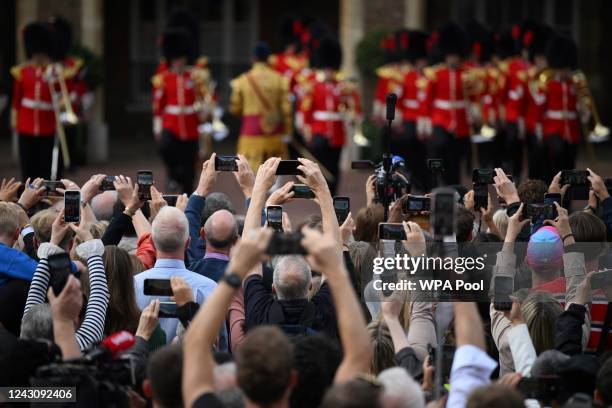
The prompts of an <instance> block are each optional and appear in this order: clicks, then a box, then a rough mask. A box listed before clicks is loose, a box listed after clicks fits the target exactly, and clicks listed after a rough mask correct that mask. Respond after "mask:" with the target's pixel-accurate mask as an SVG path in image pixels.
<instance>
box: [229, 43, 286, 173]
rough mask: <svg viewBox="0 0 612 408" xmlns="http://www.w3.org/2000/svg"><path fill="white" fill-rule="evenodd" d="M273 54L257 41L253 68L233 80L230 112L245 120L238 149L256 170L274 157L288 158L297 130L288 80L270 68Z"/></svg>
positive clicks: (265, 45) (266, 46)
mask: <svg viewBox="0 0 612 408" xmlns="http://www.w3.org/2000/svg"><path fill="white" fill-rule="evenodd" d="M269 56H270V48H269V47H268V45H267V44H265V43H259V44H257V46H256V47H255V50H254V55H253V58H254V61H253V67H252V68H251V69H250V70H249V71H247V72H245V73H244V74H242V75H240V76H239V77H237V78H235V79H234V80H232V82H231V88H232V94H231V97H230V107H229V111H230V113H231V114H233V115H235V116H238V117H240V118H241V119H242V126H241V128H240V136H239V137H238V146H237V149H236V150H237V152H238V153H240V154H243V155H244V156H245V157H246V158H247V160H248V161H249V164H250V165H251V167H252V168H253V170H257V168H258V167H259V165H260V164H261V163H263V162H264V161H266V160H267V159H268V158H270V157H281V158H284V159H286V158H287V157H288V149H287V144H286V139H287V138H288V137H290V135H291V133H292V129H293V127H292V117H291V103H290V100H289V93H288V83H287V81H286V80H285V78H284V77H283V76H282V75H280V74H279V73H278V72H276V71H274V70H273V69H272V68H270V66H269V65H268V62H267V61H268V58H269Z"/></svg>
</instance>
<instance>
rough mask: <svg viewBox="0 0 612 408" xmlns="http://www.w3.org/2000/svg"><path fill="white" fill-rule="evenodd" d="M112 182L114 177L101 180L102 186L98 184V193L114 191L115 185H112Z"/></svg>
mask: <svg viewBox="0 0 612 408" xmlns="http://www.w3.org/2000/svg"><path fill="white" fill-rule="evenodd" d="M114 181H115V176H106V177H104V180H102V184H100V191H112V190H115V185H114V184H113V182H114Z"/></svg>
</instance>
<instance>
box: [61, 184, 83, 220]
mask: <svg viewBox="0 0 612 408" xmlns="http://www.w3.org/2000/svg"><path fill="white" fill-rule="evenodd" d="M80 219H81V192H80V191H79V190H66V192H65V193H64V221H66V222H79V221H80Z"/></svg>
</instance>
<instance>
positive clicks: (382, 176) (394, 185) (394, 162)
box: [351, 156, 412, 204]
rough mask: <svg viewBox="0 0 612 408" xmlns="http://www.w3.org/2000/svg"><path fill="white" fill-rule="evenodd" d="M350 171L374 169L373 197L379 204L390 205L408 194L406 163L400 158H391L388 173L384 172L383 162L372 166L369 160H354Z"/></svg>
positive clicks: (409, 185)
mask: <svg viewBox="0 0 612 408" xmlns="http://www.w3.org/2000/svg"><path fill="white" fill-rule="evenodd" d="M351 168H352V169H360V170H363V169H374V175H375V176H376V184H375V197H374V199H375V200H376V201H377V202H379V203H383V204H384V203H392V202H393V201H396V200H399V199H400V198H401V197H402V196H403V195H405V194H409V193H410V190H411V187H412V184H411V182H410V174H409V173H408V170H407V169H406V163H405V162H404V159H402V158H401V157H400V156H393V157H392V159H391V167H390V169H389V172H387V171H385V168H384V166H383V162H380V163H378V164H374V163H373V162H372V161H370V160H355V161H353V162H352V163H351Z"/></svg>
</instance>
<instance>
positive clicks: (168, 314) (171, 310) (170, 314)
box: [159, 302, 177, 319]
mask: <svg viewBox="0 0 612 408" xmlns="http://www.w3.org/2000/svg"><path fill="white" fill-rule="evenodd" d="M176 308H177V306H176V302H159V318H160V319H164V318H165V319H176V317H177V316H176Z"/></svg>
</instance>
